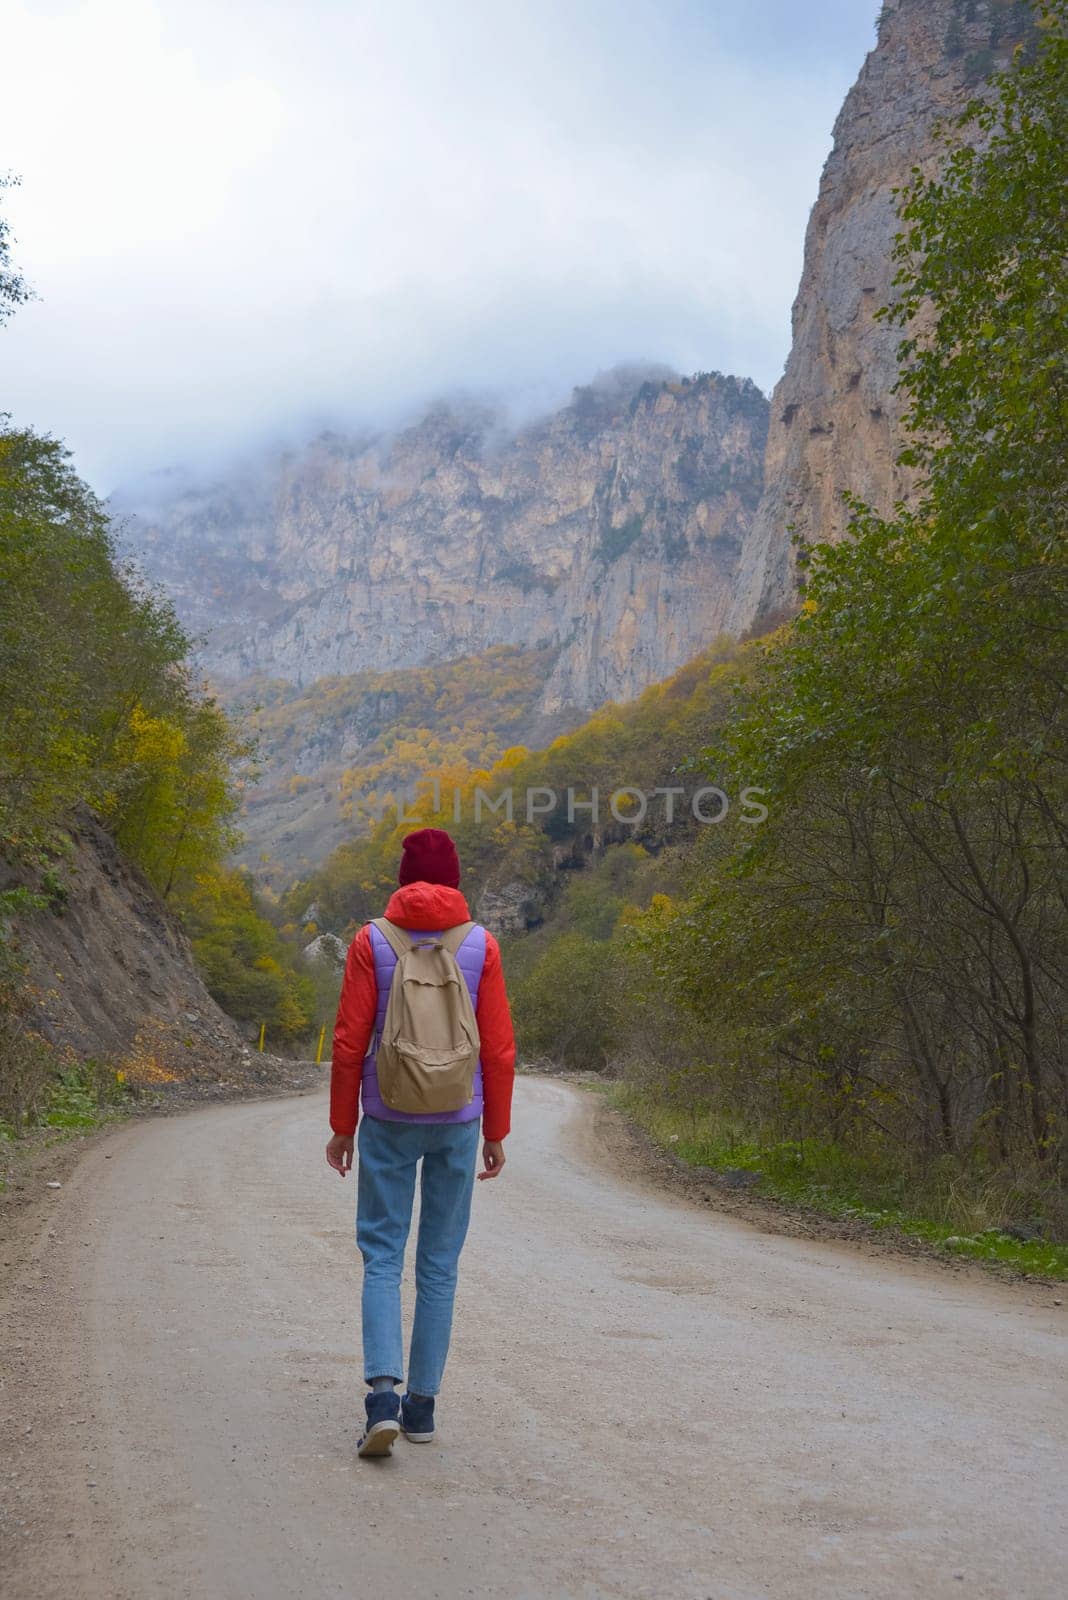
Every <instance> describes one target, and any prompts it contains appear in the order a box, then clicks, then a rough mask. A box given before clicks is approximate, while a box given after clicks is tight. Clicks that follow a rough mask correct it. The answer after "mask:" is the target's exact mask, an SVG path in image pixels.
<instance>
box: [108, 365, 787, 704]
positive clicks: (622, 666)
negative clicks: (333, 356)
mask: <svg viewBox="0 0 1068 1600" xmlns="http://www.w3.org/2000/svg"><path fill="white" fill-rule="evenodd" d="M767 414H768V407H767V401H766V399H765V397H764V396H763V395H762V394H761V393H760V391H759V390H758V389H757V388H756V387H755V385H754V384H752V383H751V382H749V381H748V380H746V379H737V378H729V377H721V376H719V375H717V374H704V375H701V376H699V377H697V378H693V379H687V378H681V379H679V378H675V377H673V376H665V375H664V374H662V373H656V374H652V375H650V374H648V373H647V372H635V371H620V372H617V373H614V374H611V375H609V376H608V377H607V378H605V379H602V380H600V381H599V382H598V383H596V384H594V385H591V386H590V387H588V388H583V389H579V390H576V391H575V395H574V398H573V401H572V403H571V404H570V405H569V406H567V407H566V408H565V409H563V410H562V411H559V412H557V413H555V414H553V415H551V416H549V417H546V418H543V419H541V420H539V421H537V422H535V423H532V424H530V425H529V426H527V427H525V428H523V429H522V430H520V431H519V432H518V433H512V434H510V433H508V432H507V431H506V430H505V427H504V424H503V420H502V417H501V416H500V415H499V414H498V413H497V412H495V411H494V409H493V408H492V407H490V406H479V405H474V404H470V405H466V406H464V405H458V404H453V405H446V406H440V407H437V408H435V409H434V410H432V411H431V412H429V413H428V415H426V416H425V417H424V418H423V419H422V420H421V421H419V422H418V423H417V424H415V425H414V426H412V427H410V428H407V429H405V430H403V431H402V432H399V433H397V434H394V435H392V436H388V437H366V436H365V437H361V438H354V437H349V436H342V435H339V434H329V435H323V436H321V437H320V438H318V439H316V440H315V441H314V442H313V443H311V444H310V445H308V447H307V448H306V449H303V450H300V451H298V452H295V453H291V454H289V455H286V456H284V457H282V458H278V459H275V460H274V461H270V462H266V463H263V464H262V466H261V468H260V469H259V470H256V471H250V472H248V473H246V474H244V475H238V474H232V475H230V476H229V477H227V478H226V480H225V481H223V482H220V483H216V484H213V485H210V486H208V487H206V488H185V489H178V490H176V491H172V492H169V493H168V492H166V491H164V492H162V493H161V494H160V495H158V496H156V503H155V504H151V503H149V504H147V505H146V501H145V498H144V496H143V495H142V496H137V495H131V494H125V495H123V494H120V495H118V496H116V499H115V508H116V509H117V510H118V511H119V512H120V513H125V514H127V515H129V516H130V518H131V520H130V523H129V538H130V542H131V543H132V545H133V546H134V548H135V549H136V550H137V551H138V552H139V554H140V557H141V559H142V561H143V563H144V565H145V567H146V569H147V571H148V573H149V575H150V576H151V577H152V578H154V579H157V580H161V581H163V582H164V583H165V584H166V586H167V588H168V589H169V590H170V592H171V593H172V594H173V595H174V596H175V598H176V600H177V603H178V606H179V610H180V612H181V614H182V616H183V618H184V619H185V620H186V621H187V622H188V623H189V624H190V626H191V627H193V628H194V629H195V630H196V631H197V632H199V633H204V634H206V636H207V643H206V647H205V650H204V652H203V660H204V662H205V665H206V666H207V668H208V670H209V671H210V673H211V674H212V676H213V677H214V678H215V679H216V680H217V681H219V682H221V683H226V682H231V683H233V682H235V681H240V680H242V679H245V678H247V677H249V676H251V675H253V674H268V675H270V676H272V677H275V678H282V679H285V680H287V681H289V682H291V683H294V684H297V685H302V686H303V685H307V684H309V683H311V682H312V681H314V680H315V679H317V678H320V677H323V676H326V675H345V674H351V673H355V672H357V671H360V670H364V669H367V668H371V669H376V670H382V669H386V668H396V667H408V666H417V665H420V664H423V663H427V662H433V661H445V660H449V659H452V658H455V657H457V656H461V655H466V654H475V653H478V652H481V651H483V650H485V649H487V648H488V647H490V646H493V645H496V644H515V645H521V646H532V645H534V646H549V647H559V648H558V653H557V656H556V661H555V665H554V667H553V669H552V672H551V675H550V677H549V679H548V681H547V683H546V685H545V688H544V692H543V697H542V703H541V709H542V711H544V712H546V713H553V712H557V711H559V710H561V709H562V708H564V707H573V708H576V709H579V710H583V709H589V708H592V707H595V706H598V705H600V704H602V703H603V702H604V701H606V700H609V699H629V698H632V697H633V696H634V695H635V694H637V693H638V692H639V691H640V690H641V689H643V688H644V687H645V686H646V685H647V684H649V683H652V682H654V681H655V680H657V679H659V678H662V677H664V676H666V675H667V674H668V673H670V672H671V671H673V670H674V669H675V668H676V667H678V666H680V665H681V664H682V663H683V662H685V661H686V660H687V659H689V658H690V657H691V656H693V655H694V654H696V652H697V651H698V650H699V649H700V648H701V647H702V646H703V645H705V644H707V643H708V642H709V640H710V639H711V638H713V637H714V635H715V634H716V632H717V631H718V630H719V628H720V627H721V626H722V624H723V622H724V619H725V618H726V616H727V613H728V610H729V608H730V605H731V600H732V596H733V592H734V577H735V568H736V565H737V561H738V556H739V552H740V550H741V548H742V542H743V539H744V537H745V534H746V532H747V530H748V527H749V524H750V521H751V519H752V515H753V512H754V511H755V509H756V505H757V502H758V500H759V497H760V491H761V487H762V462H763V457H764V448H765V441H766V430H767Z"/></svg>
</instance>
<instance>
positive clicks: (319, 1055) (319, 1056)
mask: <svg viewBox="0 0 1068 1600" xmlns="http://www.w3.org/2000/svg"><path fill="white" fill-rule="evenodd" d="M325 1038H326V1023H325V1022H324V1023H323V1025H322V1027H321V1028H320V1029H319V1048H318V1050H316V1052H315V1065H316V1066H317V1067H319V1066H322V1062H323V1041H324V1039H325Z"/></svg>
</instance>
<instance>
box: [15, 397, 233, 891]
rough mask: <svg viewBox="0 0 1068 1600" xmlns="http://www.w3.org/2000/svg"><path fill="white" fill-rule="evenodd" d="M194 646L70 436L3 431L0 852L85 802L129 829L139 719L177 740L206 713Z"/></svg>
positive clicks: (19, 846)
mask: <svg viewBox="0 0 1068 1600" xmlns="http://www.w3.org/2000/svg"><path fill="white" fill-rule="evenodd" d="M187 647H188V645H187V640H186V638H185V635H184V634H183V633H182V631H181V629H180V628H179V627H178V624H177V622H176V621H175V618H174V614H173V612H172V611H171V609H170V607H169V606H168V605H167V604H166V603H164V602H163V601H161V600H160V599H159V598H158V597H156V596H154V595H152V594H149V593H146V592H144V591H143V590H141V589H140V588H139V587H138V586H137V585H136V583H135V582H134V580H133V578H132V577H131V575H129V574H127V573H124V572H123V571H122V570H121V569H120V567H119V565H118V563H117V560H116V556H115V550H114V543H113V539H112V534H111V530H110V527H109V524H108V520H107V517H106V515H105V513H104V511H103V508H102V507H101V505H100V503H99V501H98V500H97V499H96V497H95V495H93V494H92V492H91V491H90V490H89V489H88V488H87V487H86V486H85V484H83V483H82V482H81V481H80V480H79V479H78V478H77V476H76V475H75V473H74V472H73V470H72V469H71V467H70V464H69V458H68V455H67V452H66V451H65V450H64V449H63V448H62V446H61V445H59V444H57V443H56V441H55V440H53V439H48V438H43V437H41V436H40V435H37V434H35V433H32V432H29V431H16V430H12V429H6V430H3V431H0V849H3V850H5V851H7V852H8V853H10V852H12V851H19V850H25V849H32V848H33V847H34V846H35V845H36V844H37V843H39V842H40V841H42V840H47V839H48V838H50V837H51V836H52V834H53V833H54V831H55V829H56V828H57V826H58V825H59V824H60V823H61V822H62V819H63V818H64V817H65V816H66V815H67V814H68V813H69V811H70V809H71V807H72V806H73V805H74V804H75V803H76V802H79V801H82V802H86V803H88V804H89V805H92V806H94V807H96V808H98V809H100V810H102V811H104V812H106V813H108V814H109V815H110V816H111V817H112V818H113V819H114V823H115V825H116V826H117V827H121V826H122V823H123V821H124V820H125V815H126V807H127V805H128V804H129V803H130V802H131V800H132V797H133V796H135V795H136V794H137V791H138V789H139V787H140V786H141V785H143V784H144V783H145V782H146V781H148V780H149V779H150V776H151V771H152V768H153V763H154V761H155V760H156V759H157V755H156V752H153V751H143V752H140V753H139V752H137V751H135V750H133V749H131V748H130V745H131V737H132V726H133V724H134V723H135V722H136V720H137V719H138V718H148V719H151V720H153V721H154V722H156V723H157V724H159V725H161V726H166V727H169V728H171V729H173V730H174V734H175V738H177V739H180V738H184V737H185V734H186V730H187V729H190V728H192V727H193V725H194V724H195V723H196V721H197V718H198V717H202V716H203V709H202V708H203V703H202V702H201V701H200V700H199V698H198V696H197V694H196V692H195V690H194V687H193V685H192V684H191V682H190V680H189V677H188V674H187V673H186V672H185V670H184V669H183V662H184V658H185V654H186V650H187ZM188 776H189V777H190V778H195V776H196V775H195V771H194V768H193V767H190V768H189V772H188ZM147 864H148V863H147V862H146V865H147Z"/></svg>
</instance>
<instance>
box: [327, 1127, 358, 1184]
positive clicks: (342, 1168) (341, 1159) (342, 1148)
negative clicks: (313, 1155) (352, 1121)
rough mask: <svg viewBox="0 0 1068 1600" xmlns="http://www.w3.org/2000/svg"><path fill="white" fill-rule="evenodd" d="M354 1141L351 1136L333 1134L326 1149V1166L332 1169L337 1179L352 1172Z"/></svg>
mask: <svg viewBox="0 0 1068 1600" xmlns="http://www.w3.org/2000/svg"><path fill="white" fill-rule="evenodd" d="M355 1144H356V1141H355V1139H354V1138H353V1137H352V1134H351V1133H349V1134H344V1133H335V1134H334V1137H333V1138H332V1139H331V1140H330V1143H329V1144H328V1145H327V1147H326V1164H327V1166H329V1167H333V1169H334V1171H335V1172H336V1173H337V1175H338V1177H339V1178H343V1177H344V1176H345V1174H346V1172H350V1171H351V1170H352V1152H353V1149H354V1148H355Z"/></svg>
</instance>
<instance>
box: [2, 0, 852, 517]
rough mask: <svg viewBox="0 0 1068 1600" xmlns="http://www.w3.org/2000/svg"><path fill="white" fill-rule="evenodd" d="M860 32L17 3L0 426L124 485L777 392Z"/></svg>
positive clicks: (372, 11) (689, 19) (562, 17)
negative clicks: (630, 368) (663, 396)
mask: <svg viewBox="0 0 1068 1600" xmlns="http://www.w3.org/2000/svg"><path fill="white" fill-rule="evenodd" d="M802 9H805V15H804V16H800V17H799V16H798V15H797V13H798V12H799V11H800V10H802ZM875 9H876V8H875V5H874V3H873V4H871V5H870V6H869V5H861V6H858V5H857V4H856V3H855V0H835V3H832V4H828V5H826V6H822V7H818V8H815V10H814V11H813V9H812V8H797V7H795V6H794V5H792V4H787V3H786V0H749V3H747V4H745V5H743V4H742V0H737V3H731V4H727V5H723V6H709V5H708V4H707V3H706V0H634V3H633V4H628V5H627V6H620V5H618V4H617V3H615V0H580V3H578V4H573V3H567V4H565V3H563V0H516V3H515V4H514V5H509V6H501V5H499V4H498V3H496V0H493V3H490V0H456V3H455V4H453V5H450V6H437V5H433V4H431V3H430V0H419V3H416V0H393V3H391V4H390V5H389V6H384V5H381V4H378V3H370V0H364V3H350V0H346V3H341V0H308V3H306V4H305V5H304V6H302V7H299V8H298V7H294V6H292V5H291V4H289V3H285V4H282V3H277V4H275V3H272V0H237V3H234V4H230V5H228V6H226V7H219V6H217V5H214V4H213V5H211V6H208V5H206V4H203V3H202V0H184V3H183V0H158V3H155V4H153V3H151V0H85V3H82V4H63V3H52V4H43V3H28V0H27V3H22V4H19V3H18V0H16V4H15V7H14V12H13V15H12V14H11V13H10V12H9V13H8V15H7V17H6V20H5V54H6V56H7V59H8V61H9V62H15V63H17V67H18V71H17V75H14V76H15V77H16V81H15V84H14V88H13V90H12V88H11V87H10V86H9V88H8V89H7V90H6V91H5V99H4V105H3V109H2V111H0V141H2V143H0V154H2V162H0V164H2V165H4V166H7V167H10V168H11V169H12V170H14V171H17V172H21V174H22V175H23V180H24V181H23V185H22V187H21V189H19V190H18V191H16V192H14V193H13V194H12V195H11V196H10V197H9V205H8V211H9V214H10V216H11V219H12V223H13V226H14V229H15V232H16V234H17V236H18V245H17V247H16V259H17V261H18V263H19V265H20V266H21V267H22V268H23V270H24V271H25V272H26V274H27V276H28V278H29V279H30V281H31V282H32V283H33V284H34V286H35V288H36V289H37V291H38V293H39V295H40V296H41V298H40V300H39V301H38V302H35V303H33V304H31V305H30V306H28V307H26V308H24V309H23V310H22V311H20V313H19V315H18V317H17V318H16V319H15V320H14V321H13V322H12V324H11V325H10V327H9V329H8V330H7V331H6V332H5V333H4V334H3V336H2V338H3V343H2V345H0V355H2V357H3V361H4V372H5V381H4V392H3V396H2V403H3V404H4V405H5V406H6V407H8V408H10V409H11V410H12V411H13V412H14V413H15V415H16V420H18V421H19V422H24V423H32V424H34V425H36V426H39V427H42V428H46V429H50V430H52V431H55V432H57V433H59V434H61V435H62V436H64V437H65V438H67V440H68V441H69V442H70V443H71V445H72V446H73V447H74V449H75V452H76V457H77V460H78V464H79V466H80V467H81V468H82V470H83V471H85V472H86V473H88V475H89V476H90V477H91V478H92V479H93V480H94V482H95V483H96V484H97V486H98V487H99V488H101V489H103V490H107V489H109V488H111V487H112V485H113V484H114V483H115V482H116V481H117V480H119V479H123V478H126V477H129V476H130V475H132V474H135V473H141V472H144V471H145V470H147V469H149V468H151V467H153V466H157V465H164V464H168V463H171V462H174V461H177V460H184V459H188V458H191V457H193V458H195V457H197V456H198V455H200V456H204V455H205V454H210V453H217V452H219V451H225V452H230V451H241V450H243V449H245V448H248V447H249V446H250V445H251V444H252V442H253V441H254V440H255V439H257V438H258V437H260V436H262V435H263V434H264V433H265V432H267V431H270V430H272V429H275V430H277V429H279V428H285V429H287V430H292V429H294V428H296V429H308V428H312V427H316V426H323V425H328V424H332V425H339V424H341V425H358V424H375V425H387V426H388V425H390V424H391V423H394V422H395V421H396V420H397V419H398V418H400V417H401V416H403V415H405V414H408V413H410V412H411V411H412V410H413V409H415V408H416V407H418V406H420V405H421V404H422V403H423V402H425V401H426V399H427V398H428V397H430V396H432V395H435V394H440V393H447V392H452V391H455V390H462V389H467V390H474V391H482V390H489V391H493V392H497V393H500V392H502V391H503V392H505V393H508V394H510V395H512V396H513V397H515V400H514V403H515V404H516V405H517V406H518V407H519V408H520V409H524V410H527V411H529V410H531V409H536V408H537V407H538V406H548V405H551V404H554V403H558V402H559V401H561V400H563V399H565V398H566V396H567V393H568V391H569V389H570V388H571V386H572V385H573V384H575V383H578V382H583V381H586V380H588V378H589V376H590V374H591V373H593V372H594V371H596V370H598V369H601V368H606V367H610V366H612V365H614V364H615V363H617V362H619V361H621V360H627V359H649V360H659V361H664V362H667V363H669V364H670V365H672V366H674V367H676V368H677V369H679V370H682V371H688V370H695V369H699V368H708V367H717V368H719V369H721V370H731V371H736V372H739V373H744V374H747V375H749V376H751V377H753V378H755V379H756V381H757V382H758V383H760V384H761V386H762V387H764V388H770V386H771V385H772V384H773V382H774V381H775V378H776V377H777V375H778V372H779V370H780V369H781V365H782V360H783V358H784V356H785V353H786V348H787V344H788V314H789V306H790V302H791V300H792V297H793V294H794V291H795V288H796V282H797V277H798V274H799V270H800V261H801V249H802V243H803V233H804V225H805V221H806V217H807V213H808V209H809V206H810V204H811V202H812V200H813V198H814V196H815V191H816V185H817V181H818V175H819V170H820V166H821V164H822V161H823V159H824V156H825V154H826V151H827V149H828V147H829V136H830V128H831V125H832V122H833V118H834V115H835V114H836V112H837V109H838V106H839V104H840V101H841V98H842V95H843V93H844V91H845V89H846V87H847V86H848V84H849V83H850V82H851V81H852V79H853V77H854V76H855V75H856V71H857V69H858V67H859V65H860V61H861V60H862V57H863V53H864V50H865V49H866V48H867V47H868V46H869V45H870V43H871V38H872V21H873V17H874V12H875Z"/></svg>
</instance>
